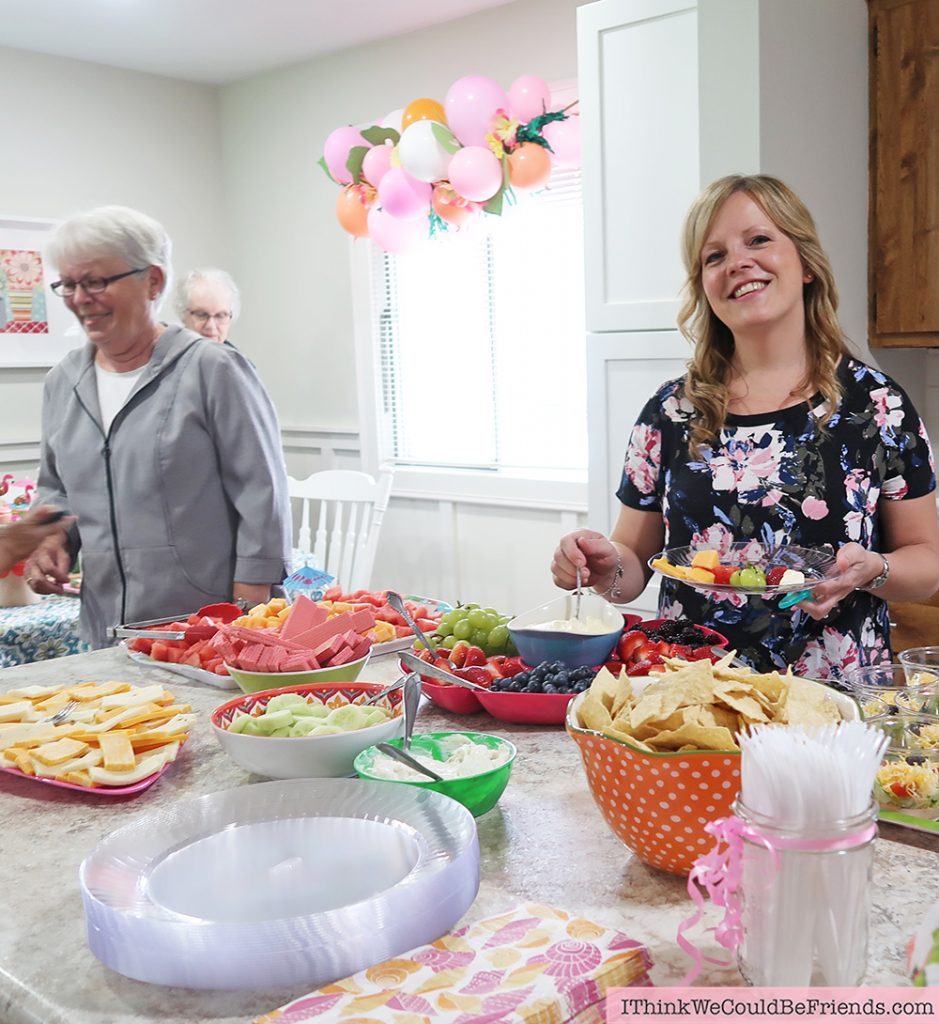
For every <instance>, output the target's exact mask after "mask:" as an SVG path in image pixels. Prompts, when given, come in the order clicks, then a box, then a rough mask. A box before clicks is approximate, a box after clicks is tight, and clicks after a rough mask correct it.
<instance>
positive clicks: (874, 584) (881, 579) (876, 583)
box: [854, 551, 890, 593]
mask: <svg viewBox="0 0 939 1024" xmlns="http://www.w3.org/2000/svg"><path fill="white" fill-rule="evenodd" d="M877 554H878V555H880V560H881V562H883V569H881V571H880V572H879V573H878V574H877V575H876V576H875V577H874V578H873V579H872V580H870V581H869V582H867V583H865V584H864V586H863V587H855V588H854V589H855V590H863V591H865V592H866V593H871V591H874V590H880V588H881V587H882V586H883V585H884V584H885V583H886V582H887V578H888V577H889V576H890V563H889V562H888V561H887V559H886V557H885V556H884V554H883V552H881V551H878V552H877Z"/></svg>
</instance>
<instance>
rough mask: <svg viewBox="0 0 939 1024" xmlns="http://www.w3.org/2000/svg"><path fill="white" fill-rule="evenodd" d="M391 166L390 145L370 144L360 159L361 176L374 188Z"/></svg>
mask: <svg viewBox="0 0 939 1024" xmlns="http://www.w3.org/2000/svg"><path fill="white" fill-rule="evenodd" d="M389 167H391V146H372V148H371V149H370V150H369V151H368V152H367V153H366V154H365V159H364V160H363V161H362V177H364V178H365V180H366V181H367V182H368V183H369V185H373V186H374V187H375V188H378V183H379V182H380V181H381V179H382V178H383V177H384V176H385V174H386V172H387V171H388V168H389Z"/></svg>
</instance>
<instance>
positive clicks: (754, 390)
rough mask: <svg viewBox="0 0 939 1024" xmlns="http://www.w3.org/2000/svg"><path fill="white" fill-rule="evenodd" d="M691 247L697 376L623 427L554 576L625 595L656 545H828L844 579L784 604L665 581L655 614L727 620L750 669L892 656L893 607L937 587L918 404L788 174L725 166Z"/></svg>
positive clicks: (815, 670)
mask: <svg viewBox="0 0 939 1024" xmlns="http://www.w3.org/2000/svg"><path fill="white" fill-rule="evenodd" d="M683 255H684V260H685V266H686V269H687V271H688V278H687V282H686V286H685V287H686V295H687V298H686V302H685V304H684V306H683V308H682V310H681V312H680V314H679V326H680V327H681V329H682V332H683V333H684V334H685V335H686V336H687V337H688V338H689V339H690V340H691V341H692V343H693V344H694V355H693V356H692V359H691V361H690V362H689V364H688V372H687V373H686V375H685V376H684V377H681V378H679V379H677V380H673V381H669V382H668V383H666V384H664V385H663V386H662V387H661V388H660V389H659V390H658V392H657V393H656V394H655V395H654V396H653V397H652V398H651V399H650V400H649V402H647V403H646V405H645V407H644V408H643V410H642V412H641V414H640V416H639V419H638V421H637V423H636V425H635V427H634V429H633V431H632V435H631V436H630V439H629V444H628V447H627V450H626V459H625V466H624V470H623V478H622V483H621V485H620V488H619V490H618V491H617V496H618V497H619V499H620V501H621V502H622V508H621V510H620V514H619V518H618V520H617V523H616V526H615V528H614V530H613V533H612V535H611V537H610V538H609V539H607V538H606V537H604V536H603V535H602V534H600V533H597V532H596V531H593V530H577V531H575V532H574V533H571V534H568V535H567V536H565V537H564V538H563V539H562V540H561V542H560V544H559V546H558V548H557V550H556V552H555V555H554V560H553V562H552V567H551V568H552V574H553V576H554V580H555V582H556V583H557V585H558V586H560V587H564V588H566V589H570V588H571V587H573V586H574V583H575V569H576V568H577V567H580V568H581V569H582V571H583V574H584V578H585V581H586V582H588V583H589V584H590V585H591V586H593V587H594V589H595V590H597V591H598V592H599V593H601V594H604V595H605V596H606V597H607V598H608V599H610V600H615V601H616V602H617V603H626V602H628V601H631V600H632V599H634V598H635V597H637V596H638V595H639V594H640V593H641V592H642V590H643V589H644V588H645V586H646V583H647V582H648V580H649V576H650V570H649V569H648V568H647V564H646V563H647V561H648V559H649V558H651V557H652V556H653V555H655V554H656V553H657V552H658V551H661V550H662V549H663V548H665V547H669V548H671V547H680V546H683V545H689V544H690V545H695V546H697V547H709V548H716V549H718V550H721V551H726V549H727V547H728V545H729V544H730V543H733V542H734V541H745V540H749V539H753V540H755V541H758V542H760V543H761V544H767V545H776V544H787V543H790V544H796V545H800V546H802V547H806V548H821V547H823V546H825V545H828V546H829V548H830V549H832V550H835V551H836V552H837V567H838V570H839V571H840V573H841V575H840V577H839V578H838V579H837V580H833V581H831V582H827V583H822V584H818V585H817V586H815V587H814V588H813V594H812V600H806V601H803V602H801V603H800V604H798V605H797V606H796V608H794V609H793V610H792V611H789V612H784V611H780V610H779V609H778V608H777V607H776V605H777V602H776V601H775V600H773V599H765V600H764V599H762V598H760V597H759V596H753V595H746V594H743V593H740V594H730V595H717V594H715V593H714V592H710V593H705V592H700V591H697V590H694V589H692V588H691V587H688V586H686V585H684V584H682V583H680V582H679V581H677V580H671V579H663V580H662V586H661V593H660V611H661V614H662V615H665V616H669V617H673V618H674V617H677V616H682V615H683V616H688V617H689V618H691V619H692V620H693V621H695V622H698V623H700V624H703V625H708V626H711V627H713V628H715V629H718V630H719V631H720V632H722V633H724V634H725V635H726V636H727V637H728V638H729V640H730V643H731V646H733V647H735V648H737V650H738V651H739V652H740V654H741V656H742V657H743V658H745V659H746V660H747V661H748V662H749V663H750V664H751V665H753V666H754V667H755V668H757V669H759V670H768V669H771V668H779V669H783V668H785V666H787V665H792V666H793V668H794V670H795V671H796V672H797V673H800V674H804V675H808V676H813V677H815V678H828V679H830V680H833V681H835V682H837V681H838V680H840V679H843V678H844V676H845V674H846V673H850V670H851V668H852V666H856V665H858V664H867V663H875V662H880V661H887V660H889V659H890V656H891V654H890V642H889V622H888V618H887V606H886V603H885V602H886V601H888V600H890V601H916V600H923V599H925V598H927V597H929V596H930V595H931V594H932V593H934V592H935V590H936V589H937V587H939V519H937V514H936V503H935V499H934V495H933V491H934V490H935V486H936V481H935V472H934V466H933V460H932V453H931V451H930V447H929V441H928V439H927V437H926V432H925V430H924V428H923V424H922V422H921V421H920V418H919V416H918V415H917V413H916V410H915V409H914V408H913V405H912V403H911V402H910V400H909V398H908V397H907V395H906V394H905V393H904V391H903V390H902V389H901V388H900V387H899V386H898V385H897V384H896V383H894V381H892V380H891V379H890V378H889V377H887V376H886V375H884V374H883V373H881V372H880V371H879V370H875V369H874V368H873V367H870V366H867V365H865V364H864V363H862V362H860V361H859V360H857V359H856V358H854V357H853V356H852V355H851V354H850V353H849V351H848V349H847V344H846V341H845V338H844V335H843V333H842V331H841V328H840V326H839V324H838V320H837V317H836V314H835V309H836V307H837V292H836V289H835V284H834V280H833V277H832V272H831V267H830V265H829V262H828V258H827V256H826V255H825V252H824V250H823V249H822V247H821V243H820V242H819V239H818V234H817V232H816V228H815V224H814V222H813V220H812V217H811V214H810V213H809V212H808V210H807V209H806V208H805V206H804V205H803V204H802V202H801V201H800V200H799V199H798V197H797V196H795V195H794V194H793V193H792V191H791V190H790V189H789V188H788V187H787V186H786V185H784V184H783V183H782V182H781V181H778V180H777V179H775V178H771V177H768V176H765V175H755V176H749V177H743V176H737V175H734V176H730V177H726V178H722V179H720V180H719V181H717V182H715V183H714V184H712V185H711V186H710V187H708V188H707V189H706V190H705V191H704V192H703V193H702V194H701V196H699V198H698V199H697V200H696V202H695V204H694V205H693V206H692V209H691V211H690V212H689V214H688V217H687V219H686V222H685V232H684V240H683Z"/></svg>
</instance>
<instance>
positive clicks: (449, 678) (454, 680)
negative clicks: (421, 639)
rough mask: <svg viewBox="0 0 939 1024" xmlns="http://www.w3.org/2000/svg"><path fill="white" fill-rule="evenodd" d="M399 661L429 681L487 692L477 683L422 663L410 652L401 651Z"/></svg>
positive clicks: (424, 662) (427, 663)
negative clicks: (429, 678) (436, 680)
mask: <svg viewBox="0 0 939 1024" xmlns="http://www.w3.org/2000/svg"><path fill="white" fill-rule="evenodd" d="M401 661H402V662H403V663H404V664H405V665H407V667H408V668H409V669H412V670H413V671H414V672H416V673H418V674H419V675H422V676H430V677H431V679H439V680H440V681H441V682H444V683H451V684H452V685H453V686H462V687H463V688H464V689H467V690H486V692H487V693H488V692H489V691H488V689H487V688H486V687H485V686H480V685H479V683H472V682H470V680H469V679H461V678H460V676H456V675H454V674H453V673H452V672H447V671H445V670H444V669H442V668H437V666H436V665H431V664H430V663H429V662H426V661H422V660H421V659H420V658H419V657H418V656H417V655H416V654H414V653H413V652H412V651H402V652H401Z"/></svg>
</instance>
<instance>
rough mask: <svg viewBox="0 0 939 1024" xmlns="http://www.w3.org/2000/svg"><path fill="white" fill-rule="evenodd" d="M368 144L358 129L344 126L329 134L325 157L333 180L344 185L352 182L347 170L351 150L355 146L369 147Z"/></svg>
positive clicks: (324, 151) (324, 149) (324, 150)
mask: <svg viewBox="0 0 939 1024" xmlns="http://www.w3.org/2000/svg"><path fill="white" fill-rule="evenodd" d="M367 145H368V143H367V142H366V141H365V139H363V138H362V136H361V135H360V134H359V130H358V128H352V127H351V126H349V125H344V126H343V127H342V128H336V129H334V130H333V131H331V132H330V133H329V135H328V136H327V138H326V142H325V144H324V145H323V156H324V158H325V159H326V166H327V167H328V168H329V173H330V174H331V175H332V176H333V178H334V179H335V180H336V181H338V182H339V183H340V184H342V185H348V184H349V182H350V181H352V175H351V174H350V173H349V171H348V170H347V168H346V161H347V160H348V159H349V150H350V149H352V147H353V146H367Z"/></svg>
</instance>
